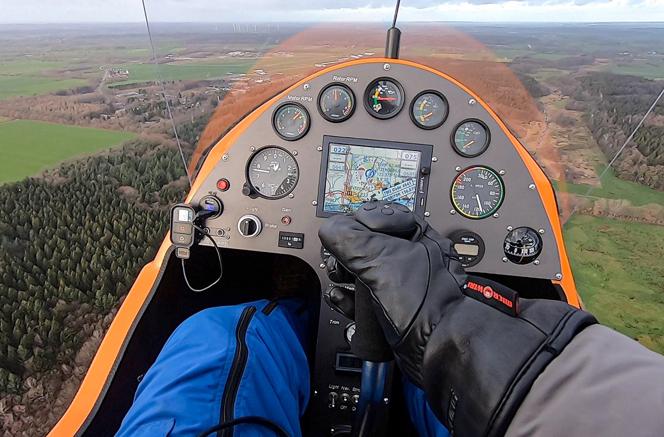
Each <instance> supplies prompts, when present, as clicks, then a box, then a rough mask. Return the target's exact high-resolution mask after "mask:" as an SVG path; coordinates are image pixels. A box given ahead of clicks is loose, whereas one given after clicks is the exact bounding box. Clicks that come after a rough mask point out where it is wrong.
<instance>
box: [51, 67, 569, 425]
mask: <svg viewBox="0 0 664 437" xmlns="http://www.w3.org/2000/svg"><path fill="white" fill-rule="evenodd" d="M385 62H389V63H391V64H401V65H407V66H410V67H414V68H419V69H421V70H425V71H428V72H430V73H433V74H436V75H438V76H440V77H442V78H444V79H446V80H448V81H450V82H452V83H454V84H455V85H457V86H458V87H460V88H461V89H463V90H464V91H465V92H467V93H468V94H470V95H471V96H473V98H474V99H475V100H476V101H477V102H478V103H480V104H481V105H482V107H484V109H486V110H487V111H488V112H489V114H491V116H492V117H493V118H494V119H495V121H496V122H497V123H498V125H499V126H500V128H501V129H502V130H503V131H504V132H505V134H506V135H507V137H508V138H509V139H510V141H511V142H512V144H513V145H514V147H515V148H516V150H517V152H518V153H519V155H520V156H521V159H522V160H523V162H524V163H525V164H526V166H527V168H528V171H529V172H530V175H531V177H532V178H533V181H534V183H535V185H536V186H537V190H538V192H539V194H540V197H541V199H542V202H543V203H544V206H545V208H546V212H547V215H548V216H549V220H550V221H551V227H552V229H553V231H554V233H555V239H556V243H557V245H558V251H559V253H560V258H561V265H562V267H561V268H562V272H561V273H562V275H563V278H562V280H560V281H554V283H557V284H559V285H561V287H562V288H563V290H564V292H565V295H566V297H567V301H568V302H569V303H570V304H571V305H574V306H579V298H578V295H577V293H576V287H575V285H574V279H573V278H572V271H571V269H570V266H569V261H568V259H567V254H566V251H565V245H564V243H563V236H562V230H561V226H560V220H559V219H558V210H557V205H556V201H555V197H554V193H553V188H552V187H551V184H550V183H549V180H548V179H547V177H546V176H545V174H544V172H543V171H542V169H541V168H540V167H539V166H538V165H537V163H536V162H535V160H534V159H533V158H532V157H531V156H530V154H529V153H528V152H527V151H526V149H525V148H524V147H523V146H522V145H521V143H519V141H518V140H517V139H516V138H515V137H514V135H512V134H511V133H510V131H509V129H508V128H507V126H505V123H503V121H502V120H501V119H500V118H499V117H498V116H497V115H496V113H495V112H494V111H493V110H491V108H490V107H489V106H488V105H487V104H486V103H485V102H484V101H483V100H482V99H481V98H480V97H479V96H477V95H476V94H475V93H474V92H472V91H471V90H470V89H468V88H467V87H466V86H465V85H463V84H461V83H460V82H459V81H457V80H456V79H454V78H452V77H450V76H448V75H446V74H444V73H441V72H439V71H437V70H434V69H433V68H430V67H427V66H424V65H421V64H417V63H415V62H411V61H405V60H400V59H386V58H373V59H357V60H353V61H349V62H346V63H343V64H338V65H335V66H332V67H329V68H326V69H324V70H321V71H318V72H316V73H314V74H313V75H311V76H309V77H307V78H305V79H302V80H301V81H299V82H297V83H296V84H295V85H293V86H291V87H290V88H288V89H287V90H285V91H283V92H282V93H280V94H278V95H277V96H275V97H273V98H272V99H270V100H269V101H267V102H266V103H264V104H263V105H261V106H260V107H259V108H258V109H256V110H255V111H253V112H252V113H250V114H249V115H248V116H246V117H245V118H244V119H243V120H242V121H240V122H239V123H238V124H237V125H236V126H235V127H234V128H233V129H232V130H231V131H230V132H229V133H228V134H227V135H225V136H224V137H223V138H221V139H220V140H219V142H217V144H216V145H215V146H214V147H213V148H212V150H211V151H210V154H209V155H208V156H207V158H206V159H205V162H204V163H203V166H202V168H201V170H200V172H199V174H198V177H197V178H196V180H195V181H194V184H193V186H192V188H191V190H190V192H189V194H188V195H187V199H186V201H187V202H189V201H191V199H192V198H193V196H194V194H195V193H196V192H197V191H198V190H199V189H200V187H201V184H202V183H203V181H204V180H205V179H206V178H207V177H208V176H209V175H210V173H211V172H212V170H213V169H214V167H215V165H216V163H217V162H218V161H219V160H221V157H222V156H223V154H224V153H226V152H227V151H228V149H229V148H230V147H231V146H232V145H233V144H234V142H235V141H236V139H237V138H238V137H239V136H240V135H242V133H243V132H244V131H245V130H246V129H247V128H248V127H249V126H251V125H252V124H253V123H254V121H256V119H258V117H260V116H261V115H262V114H263V113H264V112H265V111H266V110H267V109H268V108H270V107H271V106H272V105H273V104H274V103H276V102H277V101H278V100H280V99H282V98H283V97H285V96H287V95H288V94H289V93H290V92H291V91H292V90H294V89H296V88H297V87H299V86H301V85H303V84H304V83H305V82H308V81H310V80H311V79H313V78H316V77H318V76H321V75H323V74H327V73H329V72H331V71H334V70H337V69H340V68H345V67H349V66H352V65H360V64H370V63H385ZM170 247H171V243H170V238H169V236H168V235H166V238H165V239H164V241H163V243H162V245H161V247H160V249H159V251H158V252H157V255H156V256H155V259H154V260H153V261H152V262H150V263H148V264H147V265H146V266H145V267H144V268H143V269H142V270H141V272H140V274H139V275H138V278H137V279H136V281H135V282H134V285H133V286H132V287H131V290H130V291H129V294H127V297H126V299H125V300H124V302H123V303H122V306H121V307H120V309H119V311H118V313H117V315H116V316H115V318H114V319H113V322H112V323H111V326H110V327H109V329H108V332H107V333H106V336H105V337H104V340H103V341H102V343H101V345H100V346H99V350H98V351H97V354H96V355H95V357H94V359H93V360H92V364H90V369H89V370H88V372H87V374H86V376H85V378H84V379H83V382H82V383H81V387H80V388H79V390H78V392H77V393H76V396H75V397H74V400H73V401H72V403H71V405H70V406H69V408H68V409H67V411H66V412H65V414H64V416H63V417H62V418H61V419H60V421H59V422H58V423H57V424H56V425H55V427H54V428H53V430H51V432H50V434H49V436H55V437H60V436H71V435H74V434H76V433H77V432H79V430H81V428H82V427H83V425H84V424H85V422H86V420H87V419H88V417H90V415H91V414H92V413H93V410H94V408H95V405H96V403H97V401H98V399H99V397H100V396H101V395H102V394H103V391H104V386H105V384H106V382H107V379H108V377H109V375H110V373H111V371H112V369H113V366H114V364H115V362H116V360H117V359H118V358H119V354H120V352H121V350H122V346H123V344H124V342H125V339H126V338H127V336H128V334H129V332H130V330H131V328H132V326H133V324H134V322H135V320H136V318H137V317H138V316H139V314H140V311H141V309H142V308H143V306H144V305H145V302H146V300H147V299H148V297H149V294H150V290H151V289H152V287H153V286H154V284H155V281H156V280H157V277H158V275H159V271H160V269H161V267H162V264H163V262H164V260H165V257H166V253H167V252H168V249H169V248H170Z"/></svg>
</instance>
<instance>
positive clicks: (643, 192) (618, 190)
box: [553, 169, 664, 206]
mask: <svg viewBox="0 0 664 437" xmlns="http://www.w3.org/2000/svg"><path fill="white" fill-rule="evenodd" d="M597 170H598V173H600V172H601V169H597ZM601 182H602V186H601V188H597V187H592V190H591V191H590V196H591V197H603V198H606V199H626V200H629V201H630V202H631V203H632V205H634V206H641V205H646V204H648V203H657V204H659V205H664V192H662V191H657V190H653V189H652V188H649V187H646V186H645V185H641V184H637V183H635V182H630V181H625V180H622V179H619V178H617V177H616V176H615V175H614V174H613V171H612V170H609V171H608V172H606V174H605V175H604V176H603V177H602V181H601ZM553 186H554V188H555V189H556V190H559V191H566V192H568V193H574V194H581V195H584V196H585V195H586V193H587V192H588V189H589V188H591V187H590V185H585V184H572V183H569V182H560V181H553Z"/></svg>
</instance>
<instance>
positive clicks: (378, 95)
mask: <svg viewBox="0 0 664 437" xmlns="http://www.w3.org/2000/svg"><path fill="white" fill-rule="evenodd" d="M403 101H404V93H403V88H402V87H401V84H400V83H399V82H397V81H395V80H393V79H387V78H384V77H383V78H379V79H376V80H374V81H373V82H371V84H370V85H369V86H368V87H367V90H366V92H365V93H364V106H365V108H366V109H367V111H368V112H369V114H371V115H373V116H374V117H376V118H381V119H387V118H392V117H394V116H395V115H397V114H398V113H399V111H401V108H402V107H403Z"/></svg>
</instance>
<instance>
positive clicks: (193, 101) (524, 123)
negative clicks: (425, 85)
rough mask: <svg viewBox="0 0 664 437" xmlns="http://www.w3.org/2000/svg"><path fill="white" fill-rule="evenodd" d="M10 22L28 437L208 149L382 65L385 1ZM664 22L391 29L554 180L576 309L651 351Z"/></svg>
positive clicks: (3, 123)
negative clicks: (271, 106)
mask: <svg viewBox="0 0 664 437" xmlns="http://www.w3.org/2000/svg"><path fill="white" fill-rule="evenodd" d="M9 3H12V6H11V7H10V13H9V15H8V18H6V20H7V23H6V24H2V26H0V154H1V158H2V159H0V169H1V171H0V230H1V232H0V307H1V309H2V314H0V414H1V415H2V417H3V420H4V424H5V429H7V430H10V431H9V432H10V434H13V435H18V434H20V433H21V432H24V431H25V432H30V431H33V430H34V429H35V426H36V427H37V428H38V429H39V430H40V431H47V430H48V429H50V427H51V426H52V425H53V424H54V423H55V421H57V419H58V418H59V417H60V416H61V415H62V413H63V412H64V410H65V408H66V407H67V405H68V404H69V402H70V401H71V399H72V398H73V395H74V394H75V392H76V389H77V387H78V385H79V384H80V381H81V380H82V378H83V376H84V375H85V371H86V369H87V366H88V365H89V364H90V362H91V360H92V357H93V356H94V353H95V351H96V350H97V347H98V346H99V344H100V342H101V339H102V338H103V334H104V332H105V331H106V330H107V329H108V327H109V325H110V323H111V321H112V320H113V316H114V315H115V313H116V312H117V309H118V308H119V306H120V305H121V303H122V302H123V300H124V298H125V296H126V294H127V292H128V290H129V289H130V287H131V285H132V284H133V282H134V280H135V278H136V276H137V275H138V273H139V271H140V269H141V268H142V267H143V266H144V265H145V264H146V263H147V262H149V261H150V260H151V259H152V258H153V257H154V255H155V253H156V251H157V249H158V247H159V246H160V244H161V242H162V240H163V238H164V236H165V235H166V231H167V228H168V211H169V208H170V206H171V205H172V204H174V203H177V202H179V201H182V200H183V199H184V197H185V195H186V193H187V192H188V190H189V186H190V183H191V182H192V181H195V179H196V176H197V174H198V170H199V169H200V166H201V164H202V162H203V161H204V159H205V157H206V154H207V153H208V152H209V151H210V149H211V147H212V146H214V145H215V144H216V142H217V141H218V140H219V139H220V138H221V137H222V136H223V135H224V134H226V133H227V132H228V131H229V130H230V129H232V127H233V126H234V125H235V124H236V123H237V122H238V121H240V120H241V119H242V118H243V117H244V116H246V115H247V114H248V113H250V112H251V111H252V110H253V109H255V108H256V107H258V106H259V105H260V104H262V103H263V102H265V101H267V100H268V99H270V98H271V97H273V96H274V95H276V94H277V93H278V92H280V91H282V90H284V89H286V88H288V87H289V86H290V85H292V84H294V83H296V82H297V81H299V80H301V79H303V78H305V77H306V76H307V75H309V74H311V73H313V72H315V71H318V70H321V69H324V68H327V67H330V66H332V65H335V64H338V63H342V62H345V61H349V60H356V59H364V58H371V57H380V56H383V53H384V46H385V35H386V29H387V28H388V27H389V25H390V23H389V22H390V20H391V19H392V14H393V2H392V1H389V2H387V1H386V2H380V1H379V2H365V1H361V0H346V1H343V2H322V1H309V2H303V1H295V2H289V3H288V4H286V3H284V2H271V1H267V0H247V1H243V2H238V1H232V2H211V1H205V0H195V1H188V2H184V1H175V0H171V1H157V0H146V1H145V4H144V6H143V5H141V4H140V2H97V1H89V2H87V3H88V4H86V5H84V4H82V3H80V2H77V3H73V4H72V5H70V6H67V8H65V9H63V10H56V9H55V7H54V6H48V7H44V10H43V14H44V16H43V17H42V16H39V15H37V16H35V15H34V11H35V10H38V9H39V8H33V9H30V4H31V3H33V2H32V1H25V2H11V1H10V2H9ZM13 3H15V4H13ZM19 3H25V4H19ZM33 7H34V5H33ZM31 11H33V12H31ZM663 11H664V8H663V7H662V3H661V1H659V0H649V1H644V2H640V3H639V7H638V8H637V7H632V6H631V5H629V4H628V3H623V2H608V1H601V0H597V1H593V2H557V1H553V2H542V3H539V2H501V1H499V0H496V1H477V2H475V1H471V2H449V3H440V2H428V1H413V2H410V1H404V2H403V5H402V9H401V12H400V16H399V22H398V26H399V27H400V29H401V31H402V33H403V36H402V39H401V54H400V57H401V58H402V59H407V60H412V61H415V62H418V63H421V64H423V65H426V66H428V67H431V68H434V69H437V70H440V71H442V72H444V73H446V74H448V75H450V76H452V77H454V78H456V79H457V80H459V81H460V82H462V83H463V84H464V85H466V86H467V87H468V88H470V89H471V90H473V91H474V92H475V93H476V94H478V95H479V96H481V97H482V99H484V100H485V101H486V102H487V103H488V104H489V105H490V106H491V107H492V108H493V109H494V111H495V112H496V113H497V114H498V115H499V116H500V117H501V118H502V119H503V121H504V122H505V123H506V124H507V126H508V127H509V129H510V130H511V131H512V133H513V134H514V135H515V136H516V137H517V138H518V139H519V140H520V141H521V143H522V144H523V145H524V146H525V147H526V148H527V150H528V151H529V152H530V153H531V154H532V156H533V157H534V158H535V159H536V161H537V162H538V163H539V165H540V166H541V167H542V169H543V170H544V171H545V173H546V174H547V176H548V177H549V179H550V180H551V182H552V184H553V186H554V188H555V190H556V193H557V200H558V207H559V213H560V217H561V221H562V222H563V226H564V227H563V230H564V236H565V243H566V247H567V251H568V256H569V258H570V262H571V266H572V270H573V272H574V276H575V281H576V285H577V288H578V290H579V293H580V295H581V298H582V299H583V302H584V305H585V306H586V307H587V308H588V309H589V310H590V311H592V312H593V313H594V314H595V315H596V316H597V317H598V318H599V319H600V321H601V322H603V323H605V324H607V325H608V326H611V327H612V328H615V329H617V330H619V331H621V332H623V333H624V334H626V335H628V336H630V337H632V338H635V339H636V340H638V341H639V342H641V343H642V344H643V345H645V346H646V347H648V348H651V349H653V350H655V351H658V352H660V353H664V328H663V327H664V263H662V262H661V259H662V258H664V227H663V226H664V98H662V93H663V92H664V51H663V48H662V41H664V24H662V23H661V21H664V15H662V14H663ZM100 14H101V15H102V16H103V19H100V18H99V16H100ZM2 20H3V18H2V17H0V23H1V22H2ZM515 20H517V21H518V22H514V21H515ZM646 20H647V22H646ZM657 20H659V21H660V22H657ZM100 21H101V22H100ZM596 21H602V22H601V23H597V22H596ZM623 21H628V22H623ZM33 22H38V23H39V24H35V23H33ZM72 22H76V23H78V24H72ZM591 22H592V23H591ZM26 23H28V24H26ZM117 23H123V24H117ZM435 189H436V188H430V193H432V192H435V191H434V190H435ZM445 189H447V187H445Z"/></svg>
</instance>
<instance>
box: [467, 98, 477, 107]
mask: <svg viewBox="0 0 664 437" xmlns="http://www.w3.org/2000/svg"><path fill="white" fill-rule="evenodd" d="M475 103H477V100H475V99H470V100H468V104H469V105H470V106H473V105H474V104H475Z"/></svg>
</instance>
